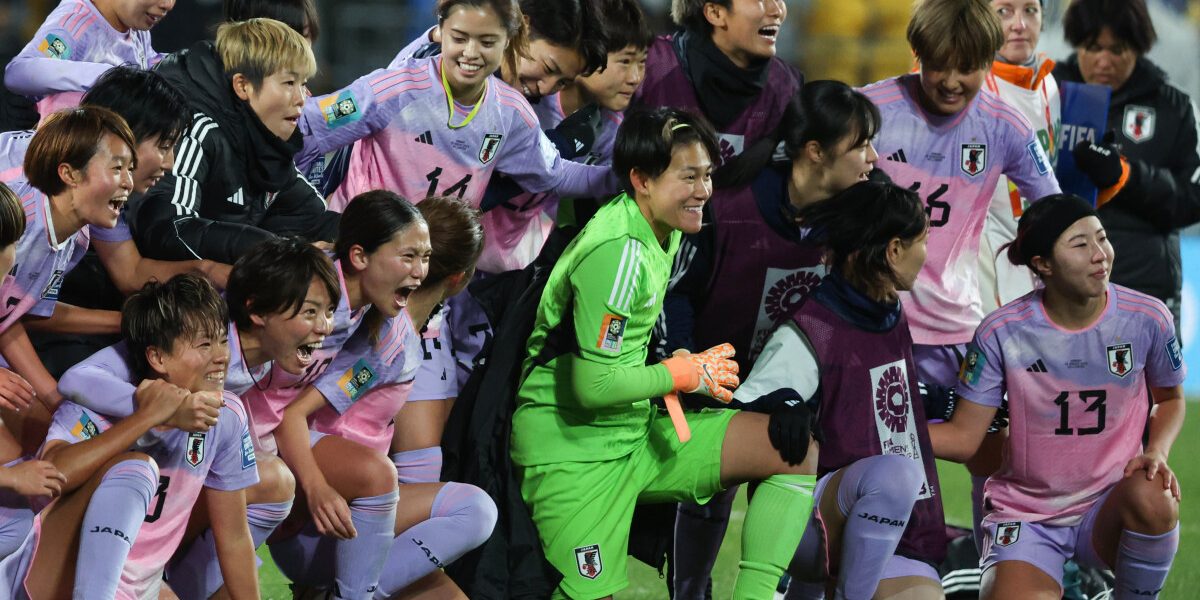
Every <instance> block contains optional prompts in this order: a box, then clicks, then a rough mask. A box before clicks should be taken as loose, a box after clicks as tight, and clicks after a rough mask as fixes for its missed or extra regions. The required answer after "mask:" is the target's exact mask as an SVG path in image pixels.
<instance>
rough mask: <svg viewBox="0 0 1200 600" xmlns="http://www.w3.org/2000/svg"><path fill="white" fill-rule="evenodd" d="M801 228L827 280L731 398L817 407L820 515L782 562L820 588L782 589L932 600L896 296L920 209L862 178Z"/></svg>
mask: <svg viewBox="0 0 1200 600" xmlns="http://www.w3.org/2000/svg"><path fill="white" fill-rule="evenodd" d="M810 85H811V84H810ZM864 215H870V218H869V220H864V219H863V216H864ZM800 219H801V220H802V222H803V223H804V224H805V226H807V227H811V228H812V230H813V231H815V232H819V233H818V234H817V235H818V236H819V237H820V238H823V239H821V240H820V241H821V242H822V243H823V245H825V246H826V247H827V249H828V252H829V254H830V256H831V266H832V269H833V270H832V272H831V273H830V274H829V275H828V276H827V277H826V278H825V279H824V280H822V281H821V283H820V284H819V285H818V286H817V287H816V289H815V290H813V291H812V293H811V294H810V295H809V296H807V297H806V298H805V299H804V300H803V301H802V302H801V304H800V305H799V306H798V307H796V308H794V309H793V312H792V314H791V315H790V316H791V319H790V320H789V321H786V322H785V323H784V324H783V325H781V326H780V327H779V328H778V329H776V330H775V332H774V333H772V334H771V337H770V338H769V339H768V341H767V344H766V346H765V348H764V349H763V353H762V355H761V356H760V357H759V359H758V360H757V361H756V362H755V363H754V371H753V373H751V375H750V378H749V379H748V380H747V381H746V384H745V385H743V386H742V387H740V388H738V390H737V393H736V394H735V396H736V398H737V400H739V401H742V400H743V399H745V400H746V402H745V405H746V406H745V408H747V409H749V410H755V411H766V412H774V411H778V410H787V407H788V406H798V405H799V404H800V403H801V402H803V401H806V400H807V401H809V402H812V403H813V404H816V405H817V406H819V410H818V411H817V413H818V414H819V415H820V416H819V427H820V431H821V432H822V433H823V434H824V443H822V445H821V456H820V460H819V461H818V468H817V472H818V473H820V474H821V479H820V481H819V482H818V483H817V490H816V497H817V508H816V509H815V510H814V511H813V515H812V519H811V520H810V521H809V526H808V528H807V529H806V530H805V533H804V539H803V540H802V541H801V542H800V547H799V549H798V550H797V551H796V556H795V559H794V560H793V561H792V564H791V571H792V574H793V575H795V576H796V577H797V579H804V580H809V581H814V582H818V583H815V584H806V583H803V582H801V581H798V580H793V581H792V586H793V587H796V588H800V589H790V590H789V591H788V596H787V597H788V598H821V597H822V596H823V593H824V592H825V587H826V583H825V582H826V580H827V579H831V578H832V579H834V580H835V581H836V584H834V585H836V596H835V597H836V598H895V597H899V596H901V595H903V597H905V598H941V597H942V589H941V582H940V579H939V577H938V574H937V570H936V568H935V567H934V566H933V565H936V564H937V563H939V562H941V560H942V558H943V557H944V555H945V547H946V539H945V524H944V521H943V517H942V500H941V493H940V492H939V491H938V479H937V469H936V468H935V466H934V460H933V452H932V451H931V450H930V447H929V435H928V431H927V430H926V422H925V413H924V410H922V406H921V403H920V402H915V401H914V400H916V399H917V398H919V396H917V393H916V392H917V385H916V381H917V380H916V369H915V368H914V366H913V357H912V335H911V334H910V333H909V331H908V321H907V319H905V317H904V314H903V312H902V311H901V310H900V299H899V292H900V291H903V290H909V289H912V286H913V282H914V281H916V278H917V273H918V272H919V271H920V270H921V265H922V264H923V263H924V262H925V244H926V242H927V241H928V239H929V227H928V222H929V219H928V217H926V215H925V207H924V204H923V203H922V202H921V199H920V198H919V197H918V196H917V195H916V194H915V193H913V192H911V191H908V190H905V189H903V188H900V187H897V186H894V185H890V184H880V183H869V182H864V183H858V184H855V185H853V186H851V187H850V188H848V189H846V190H845V191H843V192H842V193H840V194H838V195H836V196H834V197H832V198H830V199H829V200H827V201H824V202H818V203H817V204H815V205H810V206H809V207H808V208H807V209H804V210H803V211H802V212H801V216H800ZM772 433H773V432H772Z"/></svg>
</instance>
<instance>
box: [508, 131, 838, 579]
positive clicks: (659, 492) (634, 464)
mask: <svg viewBox="0 0 1200 600" xmlns="http://www.w3.org/2000/svg"><path fill="white" fill-rule="evenodd" d="M717 156H719V154H718V150H717V145H716V141H715V136H714V134H713V132H712V129H711V127H710V126H709V125H708V124H707V123H705V122H703V121H702V120H701V119H699V118H697V117H695V116H692V115H691V114H689V113H687V112H684V111H680V110H676V109H669V108H658V109H655V110H652V111H644V112H633V113H631V114H629V115H628V116H627V117H626V118H625V121H624V123H623V124H622V125H621V128H620V130H619V131H618V133H617V140H616V145H615V148H614V151H613V168H614V170H615V171H616V172H617V174H618V176H619V177H620V178H621V180H622V183H623V185H624V188H625V190H626V191H627V193H626V194H623V195H621V196H619V197H617V198H616V199H615V200H613V201H612V202H610V203H608V204H607V205H605V206H604V207H603V208H601V209H600V211H599V212H597V213H596V215H595V217H593V218H592V220H591V221H590V222H589V223H588V225H587V227H585V228H584V230H583V231H582V233H580V234H579V236H578V237H577V238H576V239H575V240H574V241H573V242H572V243H571V245H570V246H569V247H568V248H567V249H566V251H565V252H564V253H563V255H562V257H561V258H560V259H559V261H558V263H557V264H556V265H555V266H554V269H553V271H552V272H551V275H550V277H549V279H548V281H547V283H546V288H545V290H544V291H543V293H542V298H541V302H540V303H539V305H538V309H537V317H536V321H535V325H534V329H533V333H532V335H531V336H530V338H529V352H528V355H527V357H526V361H525V366H524V373H525V376H524V378H523V380H522V382H521V386H520V390H519V391H518V393H517V409H516V413H515V414H514V415H513V428H512V440H511V441H512V445H511V447H512V459H513V462H515V463H516V464H517V465H518V470H519V471H520V473H521V495H522V496H523V497H524V499H525V503H526V504H527V505H528V506H529V508H530V511H531V513H532V515H533V520H534V523H535V524H536V525H537V528H538V535H539V536H540V538H541V542H542V548H543V549H544V550H545V554H546V558H547V559H548V560H549V561H550V562H551V563H552V564H553V565H554V566H555V568H557V569H558V570H559V571H560V572H561V573H562V575H563V580H562V583H561V584H560V585H559V588H558V590H557V591H556V593H555V597H566V598H577V599H583V600H593V599H596V598H605V597H610V596H611V595H612V594H613V593H615V592H617V591H619V590H621V589H623V588H624V587H626V586H627V585H628V579H627V569H626V551H627V546H628V541H629V527H630V521H631V518H632V515H633V509H634V505H636V504H637V503H639V502H646V503H650V502H672V501H679V500H685V499H686V500H690V501H694V502H700V503H703V502H706V501H707V500H708V499H709V498H710V497H711V496H712V495H713V494H715V493H717V492H718V491H720V490H722V489H724V488H725V487H728V486H730V485H735V484H738V483H742V482H745V481H756V480H762V481H763V483H762V485H761V486H759V488H758V490H757V492H756V493H755V494H754V498H753V500H752V501H751V503H750V507H749V511H748V512H747V514H746V520H745V525H744V527H743V531H742V558H741V562H740V564H739V572H738V578H737V583H736V584H735V586H734V593H733V597H734V598H735V599H744V600H750V599H753V600H761V599H763V598H771V597H772V595H773V594H774V591H775V587H776V585H777V584H778V583H779V578H780V576H781V575H783V571H784V569H785V568H786V567H787V565H788V563H789V562H790V561H791V558H792V555H793V554H794V553H795V551H796V546H797V545H798V544H799V542H800V538H801V536H802V534H803V533H804V525H805V523H807V521H808V517H809V513H810V512H811V510H812V502H813V499H812V492H813V487H814V485H815V483H816V477H815V476H814V473H815V472H816V462H817V461H816V458H817V451H816V444H815V443H813V442H811V441H810V435H809V427H810V423H811V415H810V414H809V412H808V409H807V407H806V406H805V405H804V404H803V403H798V404H797V405H796V406H795V407H793V408H792V409H791V410H785V411H777V412H776V413H773V414H772V415H770V416H768V415H763V414H756V413H749V412H742V411H736V410H719V411H704V412H701V413H689V414H688V415H687V416H686V423H684V422H683V419H684V417H683V416H682V415H679V416H678V417H677V422H676V423H675V424H674V425H675V426H674V427H673V422H672V419H671V418H668V417H666V416H663V415H660V414H659V413H658V412H657V411H656V410H655V409H654V408H653V407H652V406H651V404H650V400H649V398H652V397H656V396H667V397H669V399H668V403H669V404H670V402H671V401H672V400H673V399H674V398H673V394H674V393H676V392H689V393H701V394H705V395H708V396H712V397H714V398H716V399H718V400H723V401H725V402H729V401H730V400H732V398H733V394H732V391H731V388H734V387H736V386H737V384H738V378H737V365H736V363H734V362H733V361H732V360H730V358H731V357H732V356H733V352H734V349H733V347H732V346H730V345H728V344H723V345H721V346H717V347H715V348H712V349H710V350H708V351H706V352H703V353H701V354H686V353H677V354H676V355H675V356H672V357H671V358H669V359H667V360H665V361H663V362H661V363H658V364H655V365H649V366H648V365H646V355H647V349H648V347H649V342H650V333H651V330H652V328H653V327H654V323H655V320H656V319H657V317H658V314H659V313H660V312H661V311H662V304H663V296H664V294H665V293H666V287H667V278H668V276H669V274H670V270H671V263H672V261H673V260H674V259H675V252H676V250H677V249H678V247H679V240H680V237H681V232H685V233H696V232H698V231H699V230H700V225H701V221H702V215H703V206H704V203H705V202H706V201H707V200H708V197H709V195H710V194H711V192H712V181H711V175H712V170H713V159H714V158H715V157H717ZM689 430H690V434H691V436H692V439H691V440H690V441H686V442H682V441H680V440H681V439H683V440H687V439H688V431H689ZM768 431H769V432H768ZM810 449H811V451H810Z"/></svg>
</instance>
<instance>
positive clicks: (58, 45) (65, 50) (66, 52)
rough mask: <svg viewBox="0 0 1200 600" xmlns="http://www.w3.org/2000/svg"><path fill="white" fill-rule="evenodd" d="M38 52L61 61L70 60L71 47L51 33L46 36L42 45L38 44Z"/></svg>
mask: <svg viewBox="0 0 1200 600" xmlns="http://www.w3.org/2000/svg"><path fill="white" fill-rule="evenodd" d="M38 52H41V53H42V54H44V55H46V56H48V57H50V58H57V59H61V60H70V59H71V47H70V46H68V45H67V41H66V40H64V39H62V38H60V37H58V36H57V35H54V34H53V33H51V34H49V35H47V36H46V39H44V40H42V43H40V44H38Z"/></svg>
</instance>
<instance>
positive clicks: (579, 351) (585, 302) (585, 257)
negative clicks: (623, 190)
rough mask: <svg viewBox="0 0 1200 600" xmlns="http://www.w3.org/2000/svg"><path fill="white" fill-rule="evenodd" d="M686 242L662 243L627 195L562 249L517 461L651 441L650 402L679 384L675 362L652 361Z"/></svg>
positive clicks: (539, 337)
mask: <svg viewBox="0 0 1200 600" xmlns="http://www.w3.org/2000/svg"><path fill="white" fill-rule="evenodd" d="M679 240H680V233H679V232H678V231H673V232H671V235H670V237H668V238H667V240H666V241H665V243H663V244H660V243H659V242H658V240H657V239H656V238H655V236H654V232H653V230H651V228H650V223H649V222H647V221H646V218H645V217H644V216H642V213H641V211H640V210H639V209H638V206H637V203H636V202H635V201H634V200H633V198H630V197H629V196H627V195H622V196H620V197H618V198H617V199H615V200H613V201H612V202H610V203H608V204H607V205H605V206H604V207H602V208H601V209H600V210H599V211H598V212H597V213H596V216H595V217H593V218H592V220H591V221H590V222H589V223H588V224H587V226H586V227H585V228H584V229H583V232H581V233H580V234H579V237H577V238H576V239H575V240H574V241H573V242H571V245H570V246H568V247H567V249H566V251H564V252H563V255H562V257H561V258H559V260H558V263H557V264H555V265H554V270H553V271H551V273H550V277H549V279H548V280H547V282H546V288H545V290H544V291H543V292H542V299H541V301H540V302H539V303H538V309H537V317H536V321H535V322H534V327H533V333H532V334H531V335H530V337H529V350H528V353H527V354H526V359H525V365H524V371H523V372H524V373H526V374H527V375H526V376H525V378H524V380H523V381H522V382H521V387H520V389H519V391H518V392H517V410H516V413H515V414H514V415H513V429H512V458H513V460H514V461H515V462H516V463H517V464H520V465H527V466H529V465H540V464H547V463H556V462H566V461H571V462H591V461H601V460H611V459H614V458H619V457H621V456H625V455H626V454H628V453H630V452H632V451H633V450H634V449H635V448H637V447H638V446H639V445H640V444H641V443H643V441H644V440H645V438H646V434H647V432H648V431H649V423H650V419H651V417H652V415H653V408H652V407H651V405H650V401H649V398H650V397H653V396H660V395H663V394H665V393H667V392H669V391H671V389H672V380H671V375H670V373H669V372H668V371H667V368H666V367H665V366H662V365H660V364H658V365H650V366H647V365H646V355H647V352H648V350H649V346H650V334H651V331H652V330H653V329H654V323H655V321H656V320H657V319H658V315H659V313H661V312H662V305H663V296H664V295H665V294H666V290H667V279H668V278H669V276H670V273H671V263H672V261H673V260H674V259H675V252H676V250H678V248H679ZM664 246H665V247H664Z"/></svg>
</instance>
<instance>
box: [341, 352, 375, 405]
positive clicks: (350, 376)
mask: <svg viewBox="0 0 1200 600" xmlns="http://www.w3.org/2000/svg"><path fill="white" fill-rule="evenodd" d="M374 379H375V372H374V371H372V370H371V367H369V366H367V363H366V362H365V361H363V360H362V359H361V358H360V359H359V360H358V362H356V363H354V366H353V367H351V368H349V369H346V372H345V373H343V374H342V376H341V378H339V379H338V387H340V388H342V391H344V392H346V395H347V396H350V399H351V400H357V399H358V397H359V396H361V395H362V393H363V392H364V391H366V389H367V388H369V387H371V382H372V380H374Z"/></svg>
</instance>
